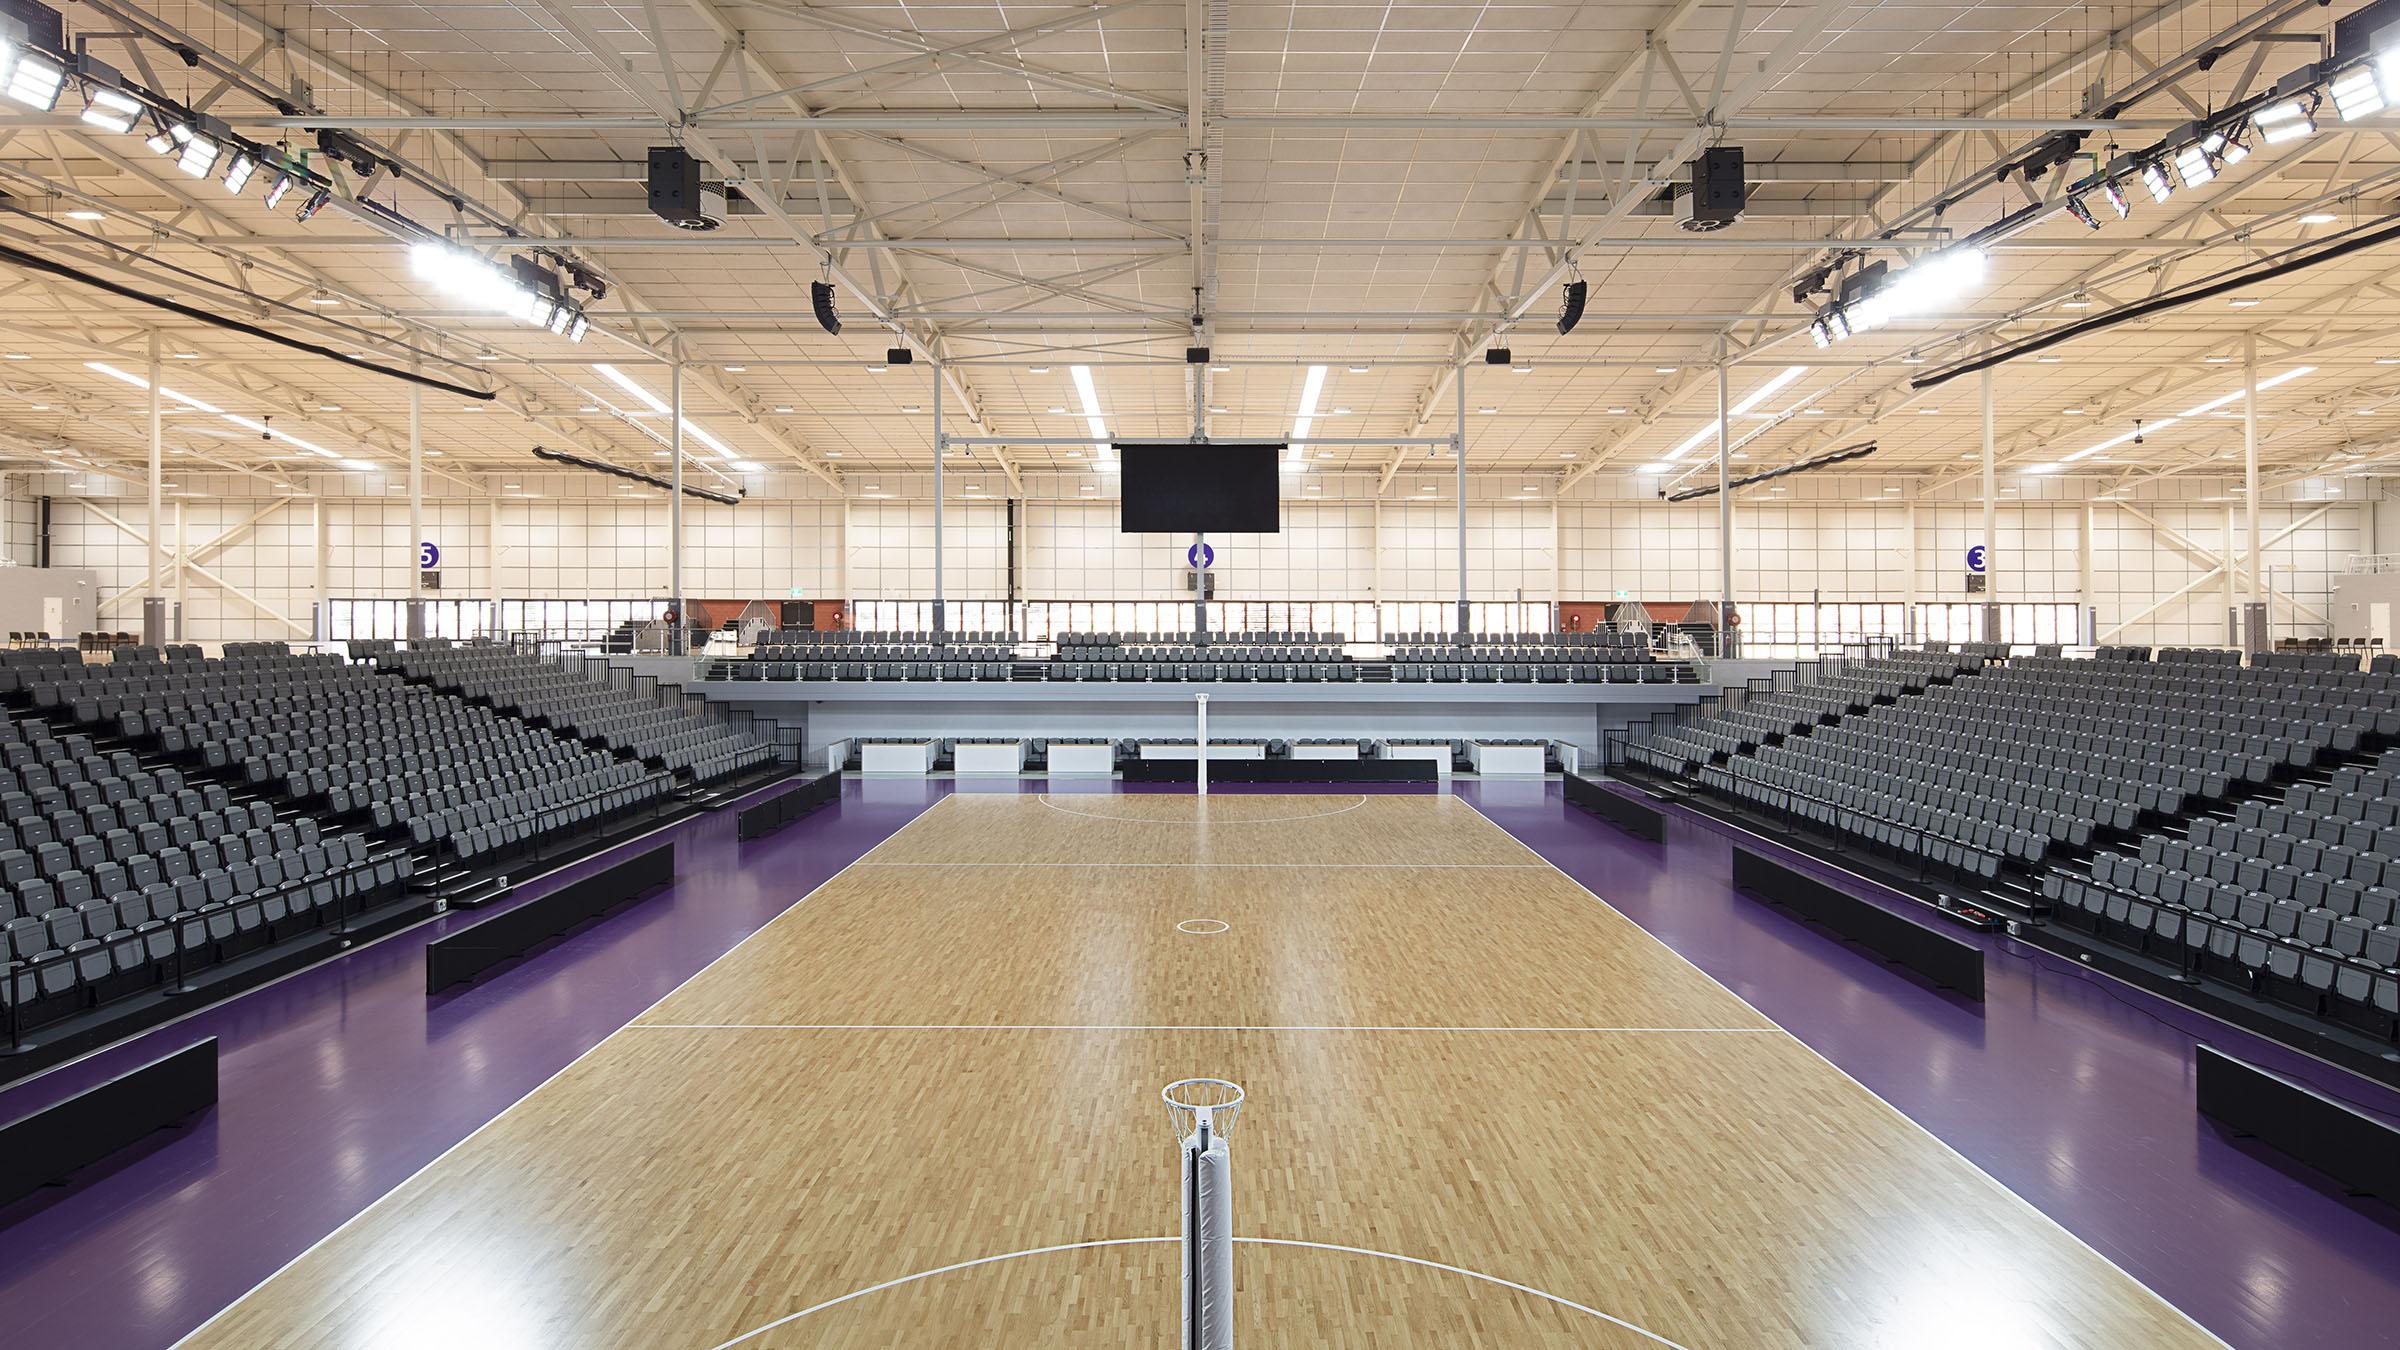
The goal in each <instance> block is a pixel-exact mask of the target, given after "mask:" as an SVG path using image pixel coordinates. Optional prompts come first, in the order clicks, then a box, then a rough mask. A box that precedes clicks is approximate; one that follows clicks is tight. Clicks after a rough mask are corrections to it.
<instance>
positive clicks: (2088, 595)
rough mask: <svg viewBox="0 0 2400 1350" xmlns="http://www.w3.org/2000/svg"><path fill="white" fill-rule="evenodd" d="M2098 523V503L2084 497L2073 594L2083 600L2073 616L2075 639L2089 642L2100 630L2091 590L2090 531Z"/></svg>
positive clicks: (2095, 600)
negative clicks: (2081, 533) (2081, 532)
mask: <svg viewBox="0 0 2400 1350" xmlns="http://www.w3.org/2000/svg"><path fill="white" fill-rule="evenodd" d="M2099 525H2100V504H2099V503H2098V502H2095V501H2092V500H2091V499H2089V498H2086V499H2085V500H2084V503H2083V538H2082V539H2081V540H2079V541H2077V542H2078V545H2079V546H2078V547H2077V548H2076V550H2075V587H2076V589H2075V594H2076V595H2077V596H2078V597H2079V598H2080V599H2081V600H2082V601H2083V603H2082V604H2081V605H2080V606H2078V608H2079V609H2080V610H2081V611H2082V612H2081V613H2079V614H2077V615H2076V616H2075V640H2076V641H2077V642H2090V641H2091V640H2092V639H2093V638H2094V637H2096V636H2098V635H2099V632H2100V619H2099V605H2100V601H2099V599H2098V598H2097V597H2096V596H2095V595H2094V594H2093V590H2092V532H2093V531H2094V530H2096V529H2098V528H2099Z"/></svg>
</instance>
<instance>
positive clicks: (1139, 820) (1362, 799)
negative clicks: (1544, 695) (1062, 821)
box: [1034, 792, 1513, 837]
mask: <svg viewBox="0 0 2400 1350" xmlns="http://www.w3.org/2000/svg"><path fill="white" fill-rule="evenodd" d="M1094 795H1098V794H1094ZM1108 795H1109V796H1111V797H1133V796H1141V795H1144V794H1141V793H1127V792H1117V793H1110V794H1108ZM1218 795H1219V796H1234V797H1236V799H1237V800H1238V796H1239V794H1230V793H1220V794H1218ZM1291 795H1293V796H1299V795H1301V794H1299V793H1293V794H1291ZM1311 795H1313V794H1311ZM1034 800H1035V801H1038V802H1040V803H1041V804H1042V805H1044V806H1047V807H1049V808H1050V809H1051V810H1053V811H1056V812H1058V813H1059V814H1060V815H1062V816H1081V817H1083V818H1084V819H1085V820H1109V821H1115V822H1118V823H1119V824H1124V825H1199V824H1201V823H1202V822H1200V821H1198V820H1151V819H1146V818H1144V817H1141V816H1104V815H1102V814H1100V813H1099V812H1097V811H1070V810H1068V809H1067V808H1065V807H1063V806H1060V805H1059V804H1058V803H1056V802H1054V801H1052V800H1050V794H1049V793H1047V792H1044V793H1039V794H1036V795H1035V797H1034ZM1366 804H1367V797H1366V794H1365V793H1363V792H1362V793H1360V794H1359V797H1358V800H1357V801H1354V802H1352V803H1350V804H1349V805H1348V806H1345V807H1343V808H1342V809H1341V810H1339V811H1311V812H1309V813H1308V814H1307V815H1304V816H1260V817H1258V818H1257V819H1254V820H1211V821H1208V822H1206V823H1208V824H1210V825H1275V824H1280V823H1281V822H1284V821H1287V820H1323V819H1325V818H1326V817H1328V816H1342V815H1348V814H1349V813H1351V812H1352V811H1355V810H1357V809H1358V808H1360V807H1362V806H1365V805H1366ZM1512 837H1513V836H1512Z"/></svg>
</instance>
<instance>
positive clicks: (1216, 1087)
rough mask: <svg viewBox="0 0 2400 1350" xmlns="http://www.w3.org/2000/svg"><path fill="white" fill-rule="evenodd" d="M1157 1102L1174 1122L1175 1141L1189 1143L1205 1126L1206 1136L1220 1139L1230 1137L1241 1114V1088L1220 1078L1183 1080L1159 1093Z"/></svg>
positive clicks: (1239, 1085) (1169, 1085)
mask: <svg viewBox="0 0 2400 1350" xmlns="http://www.w3.org/2000/svg"><path fill="white" fill-rule="evenodd" d="M1158 1096H1159V1100H1161V1101H1164V1102H1165V1103H1166V1104H1167V1114H1168V1115H1170V1116H1172V1117H1173V1118H1174V1121H1175V1137H1176V1139H1178V1140H1182V1139H1188V1138H1190V1137H1191V1135H1192V1133H1193V1131H1195V1130H1197V1129H1199V1128H1200V1125H1201V1123H1202V1122H1203V1121H1205V1122H1207V1124H1208V1129H1209V1133H1211V1134H1214V1135H1219V1136H1224V1135H1230V1134H1232V1133H1233V1123H1234V1121H1236V1120H1238V1119H1240V1118H1241V1114H1242V1088H1241V1084H1239V1083H1228V1082H1226V1081H1225V1080H1224V1079H1222V1078H1185V1079H1180V1080H1178V1081H1176V1082H1172V1083H1169V1084H1167V1085H1166V1086H1165V1087H1163V1088H1161V1089H1159V1092H1158Z"/></svg>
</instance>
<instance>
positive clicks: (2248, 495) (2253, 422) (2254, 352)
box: [2242, 333, 2275, 651]
mask: <svg viewBox="0 0 2400 1350" xmlns="http://www.w3.org/2000/svg"><path fill="white" fill-rule="evenodd" d="M2242 483H2243V489H2242V502H2243V510H2244V511H2245V512H2246V513H2247V515H2248V517H2249V519H2248V521H2247V524H2248V527H2249V529H2248V533H2249V536H2250V544H2249V550H2248V557H2249V560H2250V603H2251V604H2253V605H2262V606H2265V605H2269V604H2270V601H2269V599H2268V596H2267V594H2266V587H2265V583H2264V578H2265V575H2266V566H2267V560H2266V559H2265V558H2264V557H2262V556H2260V553H2261V549H2260V547H2259V542H2258V334H2256V333H2245V334H2243V335H2242ZM2259 617H2260V620H2261V621H2262V622H2263V623H2264V625H2265V627H2266V631H2265V633H2263V634H2262V635H2261V636H2262V638H2263V639H2264V642H2265V645H2264V646H2263V647H2261V648H2256V649H2255V650H2262V651H2273V650H2274V649H2275V638H2274V632H2275V614H2274V611H2273V610H2272V608H2267V609H2264V610H2262V611H2261V612H2260V616H2259ZM2242 641H2243V645H2244V646H2249V645H2250V629H2249V625H2248V624H2247V623H2245V624H2244V625H2243V626H2242Z"/></svg>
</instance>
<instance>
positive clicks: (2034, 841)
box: [1700, 653, 2400, 878]
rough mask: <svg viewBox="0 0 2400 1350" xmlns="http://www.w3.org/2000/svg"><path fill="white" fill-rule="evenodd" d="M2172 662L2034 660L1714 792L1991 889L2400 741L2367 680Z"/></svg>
mask: <svg viewBox="0 0 2400 1350" xmlns="http://www.w3.org/2000/svg"><path fill="white" fill-rule="evenodd" d="M2194 655H2195V656H2202V655H2205V656H2214V655H2215V654H2214V653H2206V654H2201V653H2195V654H2194ZM2174 658H2175V654H2173V653H2168V654H2166V656H2165V657H2164V658H2163V659H2162V660H2161V661H2160V662H2158V663H2152V662H2147V661H2113V660H2112V661H2097V660H2095V661H2078V660H2068V659H2064V658H2043V657H2031V658H2023V659H2019V660H2017V661H2014V662H2011V663H2010V664H2009V665H2008V666H2006V667H2005V668H2003V669H1999V670H1995V671H1987V672H1985V673H1984V674H1981V675H1979V676H1977V677H1975V678H1973V679H1970V680H1960V681H1956V682H1953V683H1951V684H1949V685H1942V686H1936V687H1934V688H1931V689H1929V690H1927V691H1926V692H1925V693H1923V694H1919V695H1914V696H1911V697H1909V698H1906V699H1903V700H1902V701H1900V702H1899V703H1897V704H1892V705H1886V706H1882V707H1877V708H1874V709H1871V710H1869V711H1867V712H1864V713H1861V714H1858V715H1856V716H1851V717H1845V718H1843V719H1842V720H1841V721H1840V722H1839V723H1838V724H1837V725H1834V726H1831V727H1825V728H1820V729H1818V730H1817V731H1815V732H1814V733H1812V734H1810V735H1808V736H1805V737H1794V738H1791V739H1787V740H1785V741H1784V742H1783V743H1782V744H1781V745H1777V746H1774V747H1771V748H1765V749H1760V750H1757V751H1755V752H1753V753H1750V754H1746V755H1737V756H1735V757H1734V758H1731V759H1729V760H1727V761H1726V762H1725V763H1724V764H1722V765H1719V766H1709V767H1704V768H1702V769H1701V770H1700V777H1701V781H1702V782H1703V783H1704V784H1706V785H1707V786H1709V787H1710V788H1712V789H1714V790H1716V791H1719V792H1721V793H1724V794H1726V795H1729V796H1733V797H1736V798H1740V799H1743V800H1747V801H1750V802H1754V803H1757V804H1760V805H1764V806H1767V807H1770V808H1772V809H1775V810H1780V811H1784V812H1787V813H1790V814H1793V815H1797V816H1800V817H1802V818H1804V819H1808V820H1812V821H1815V822H1816V823H1818V824H1820V825H1824V826H1828V827H1830V828H1833V829H1835V830H1837V831H1839V832H1841V833H1844V834H1849V835H1853V836H1856V837H1858V838H1861V839H1864V840H1867V841H1869V842H1872V843H1875V844H1877V845H1880V846H1883V847H1886V848H1889V849H1892V850H1894V851H1897V852H1899V853H1900V854H1902V855H1903V856H1908V857H1913V858H1917V859H1922V860H1925V861H1929V862H1933V863H1936V864H1941V865H1944V866H1948V867H1951V868H1954V869H1957V870H1959V871H1961V872H1964V873H1966V874H1968V875H1972V876H1977V877H1983V878H1992V877H1996V876H1997V875H1998V874H1999V871H2000V868H2001V867H2002V866H2003V865H2005V864H2008V863H2011V862H2015V863H2022V864H2026V865H2029V866H2030V865H2038V864H2040V863H2042V862H2043V861H2044V860H2045V859H2046V858H2047V857H2048V855H2049V853H2050V850H2051V849H2052V848H2053V847H2055V846H2057V845H2060V844H2067V845H2073V846H2076V847H2082V846H2084V845H2087V844H2089V843H2090V842H2091V840H2092V837H2093V833H2094V831H2095V830H2100V829H2114V830H2123V829H2130V828H2132V827H2133V826H2134V824H2135V823H2136V821H2137V820H2139V819H2141V818H2142V817H2143V816H2145V815H2173V814H2176V813H2179V812H2181V811H2183V810H2185V809H2186V808H2187V806H2188V805H2190V804H2192V803H2194V802H2197V801H2200V800H2204V799H2213V798H2219V797H2222V796H2224V795H2225V794H2226V793H2227V792H2228V791H2229V790H2231V789H2232V788H2233V787H2235V786H2236V785H2239V784H2257V783H2262V782H2264V781H2266V780H2267V778H2268V777H2269V776H2270V775H2271V774H2274V773H2276V772H2278V771H2279V770H2284V769H2288V768H2297V767H2306V766H2308V765H2310V764H2313V763H2315V762H2316V760H2317V758H2318V756H2319V755H2321V754H2323V753H2325V752H2327V751H2347V750H2351V749H2354V748H2356V747H2357V745H2358V744H2359V738H2360V737H2361V736H2362V735H2365V734H2372V733H2378V732H2380V733H2381V734H2384V735H2390V734H2392V733H2394V732H2400V691H2394V690H2392V689H2391V688H2389V682H2388V681H2386V680H2384V679H2382V678H2380V677H2376V676H2371V675H2365V674H2360V673H2357V671H2356V668H2355V666H2353V668H2352V670H2351V671H2350V672H2349V673H2343V672H2337V671H2315V670H2301V669H2289V668H2277V667H2267V668H2244V667H2240V666H2231V665H2226V664H2223V663H2221V662H2216V661H2213V660H2204V659H2195V660H2188V661H2187V660H2178V659H2174Z"/></svg>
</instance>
